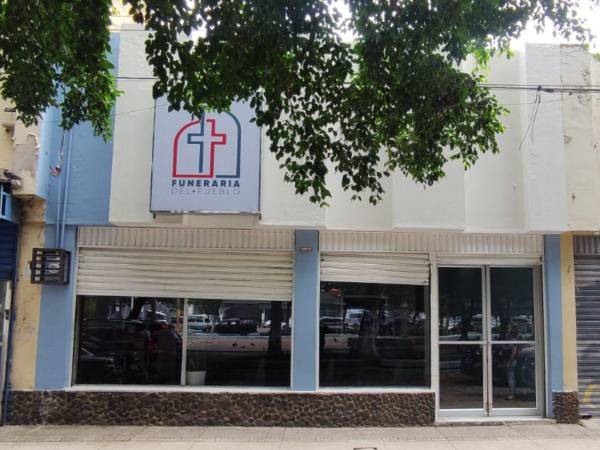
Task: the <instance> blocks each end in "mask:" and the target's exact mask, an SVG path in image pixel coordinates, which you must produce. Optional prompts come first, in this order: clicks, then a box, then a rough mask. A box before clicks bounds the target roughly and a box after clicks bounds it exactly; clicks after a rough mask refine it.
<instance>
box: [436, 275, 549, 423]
mask: <svg viewBox="0 0 600 450" xmlns="http://www.w3.org/2000/svg"><path fill="white" fill-rule="evenodd" d="M538 273H539V271H538V269H537V268H535V267H489V266H482V267H441V268H439V272H438V276H439V396H440V398H439V403H440V414H441V415H481V416H485V415H502V414H504V415H525V414H540V413H541V411H540V405H541V396H540V391H541V385H542V383H541V380H540V366H541V360H542V358H541V357H540V355H541V353H540V345H539V340H540V333H539V332H538V328H539V327H538V322H539V323H541V320H540V319H541V315H540V311H539V297H540V295H539V284H540V282H539V275H538Z"/></svg>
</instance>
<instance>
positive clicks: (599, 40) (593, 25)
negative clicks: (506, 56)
mask: <svg viewBox="0 0 600 450" xmlns="http://www.w3.org/2000/svg"><path fill="white" fill-rule="evenodd" d="M579 15H580V16H581V17H583V18H584V19H585V20H586V22H587V26H588V28H590V30H592V33H593V34H594V35H595V36H596V38H595V39H594V40H593V41H592V42H591V43H590V49H591V50H592V51H593V52H600V6H595V7H594V6H592V0H580V5H579ZM526 42H536V43H544V44H549V43H565V42H568V41H565V40H564V39H563V38H561V37H558V38H557V37H554V36H552V25H551V24H550V23H549V26H547V27H546V30H545V31H544V32H543V33H541V34H539V33H537V32H536V30H535V28H534V26H533V25H530V26H528V29H527V30H526V32H525V33H524V34H523V35H522V36H521V37H520V38H519V39H517V40H514V41H513V43H512V47H513V49H514V50H522V49H523V48H524V45H525V43H526Z"/></svg>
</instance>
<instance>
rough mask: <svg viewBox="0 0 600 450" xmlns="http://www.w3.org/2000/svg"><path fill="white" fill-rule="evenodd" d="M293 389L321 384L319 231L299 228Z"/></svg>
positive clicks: (295, 292)
mask: <svg viewBox="0 0 600 450" xmlns="http://www.w3.org/2000/svg"><path fill="white" fill-rule="evenodd" d="M294 252H295V254H294V300H293V306H292V308H293V320H294V324H293V328H292V332H293V340H292V345H293V350H292V390H294V391H315V390H316V389H317V387H318V386H319V382H318V380H319V232H318V231H313V230H297V231H296V232H295V247H294Z"/></svg>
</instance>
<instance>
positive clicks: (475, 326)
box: [438, 267, 488, 415]
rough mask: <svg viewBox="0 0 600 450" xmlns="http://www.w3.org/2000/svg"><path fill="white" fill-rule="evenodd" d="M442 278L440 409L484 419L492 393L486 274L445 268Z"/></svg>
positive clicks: (475, 270) (440, 308)
mask: <svg viewBox="0 0 600 450" xmlns="http://www.w3.org/2000/svg"><path fill="white" fill-rule="evenodd" d="M438 277H439V368H440V369H439V385H440V388H439V395H440V409H441V410H445V411H447V412H449V413H452V412H456V413H459V414H460V415H484V414H485V411H486V409H487V405H486V398H487V389H488V383H487V379H486V376H487V374H486V371H485V370H484V368H485V365H486V361H487V354H486V352H487V347H486V345H485V344H486V341H485V340H484V338H485V334H486V330H485V327H486V325H487V322H486V321H485V320H484V307H485V302H484V271H483V269H482V268H480V267H441V268H440V269H439V272H438Z"/></svg>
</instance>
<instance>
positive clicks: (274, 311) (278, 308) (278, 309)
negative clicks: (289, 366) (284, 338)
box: [268, 302, 283, 356]
mask: <svg viewBox="0 0 600 450" xmlns="http://www.w3.org/2000/svg"><path fill="white" fill-rule="evenodd" d="M281 303H282V302H271V329H270V330H269V350H268V353H269V356H280V355H281V354H282V353H283V352H282V349H281V322H282V321H283V308H282V304H281Z"/></svg>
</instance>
